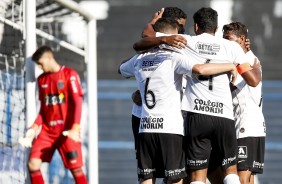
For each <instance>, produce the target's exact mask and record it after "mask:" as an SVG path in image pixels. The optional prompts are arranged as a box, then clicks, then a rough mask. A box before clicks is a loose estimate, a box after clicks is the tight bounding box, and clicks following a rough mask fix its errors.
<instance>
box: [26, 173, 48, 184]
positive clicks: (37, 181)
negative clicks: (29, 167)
mask: <svg viewBox="0 0 282 184" xmlns="http://www.w3.org/2000/svg"><path fill="white" fill-rule="evenodd" d="M29 175H30V181H31V183H32V184H44V180H43V176H42V174H41V171H40V170H38V171H29Z"/></svg>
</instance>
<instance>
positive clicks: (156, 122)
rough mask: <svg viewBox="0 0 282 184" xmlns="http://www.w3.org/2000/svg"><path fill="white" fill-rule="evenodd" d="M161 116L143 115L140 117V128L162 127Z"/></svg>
mask: <svg viewBox="0 0 282 184" xmlns="http://www.w3.org/2000/svg"><path fill="white" fill-rule="evenodd" d="M163 121H164V119H163V118H154V117H151V116H149V117H143V118H141V124H140V128H141V129H163V128H164V126H163Z"/></svg>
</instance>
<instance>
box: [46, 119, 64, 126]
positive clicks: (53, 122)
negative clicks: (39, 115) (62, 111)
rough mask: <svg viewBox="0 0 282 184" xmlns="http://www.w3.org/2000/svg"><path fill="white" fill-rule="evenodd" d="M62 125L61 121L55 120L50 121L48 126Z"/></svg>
mask: <svg viewBox="0 0 282 184" xmlns="http://www.w3.org/2000/svg"><path fill="white" fill-rule="evenodd" d="M62 124H64V121H63V120H55V121H50V122H49V126H56V125H62Z"/></svg>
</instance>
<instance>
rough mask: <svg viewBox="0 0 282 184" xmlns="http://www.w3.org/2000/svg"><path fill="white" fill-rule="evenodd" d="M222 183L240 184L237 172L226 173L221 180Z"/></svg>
mask: <svg viewBox="0 0 282 184" xmlns="http://www.w3.org/2000/svg"><path fill="white" fill-rule="evenodd" d="M223 183H224V184H240V179H239V176H238V175H237V174H228V175H227V176H225V178H224V180H223Z"/></svg>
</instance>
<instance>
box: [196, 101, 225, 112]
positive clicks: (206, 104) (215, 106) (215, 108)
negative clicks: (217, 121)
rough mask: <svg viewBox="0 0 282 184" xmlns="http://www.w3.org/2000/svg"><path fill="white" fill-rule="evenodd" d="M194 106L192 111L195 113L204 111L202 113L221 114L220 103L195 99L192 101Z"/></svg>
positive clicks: (221, 105) (221, 104) (221, 106)
mask: <svg viewBox="0 0 282 184" xmlns="http://www.w3.org/2000/svg"><path fill="white" fill-rule="evenodd" d="M194 103H195V106H194V108H193V110H196V111H204V112H211V113H216V114H223V103H221V102H212V101H210V100H207V101H205V100H202V99H197V98H196V99H195V100H194Z"/></svg>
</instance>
